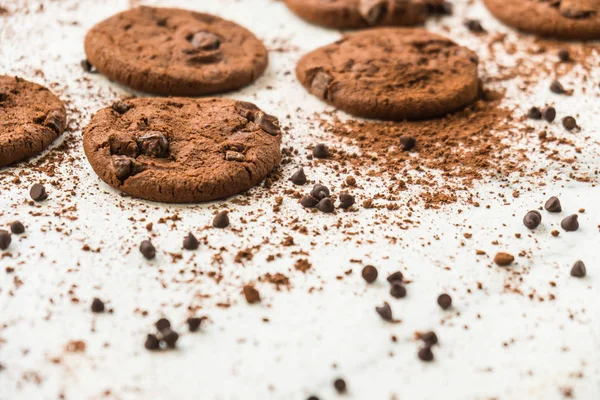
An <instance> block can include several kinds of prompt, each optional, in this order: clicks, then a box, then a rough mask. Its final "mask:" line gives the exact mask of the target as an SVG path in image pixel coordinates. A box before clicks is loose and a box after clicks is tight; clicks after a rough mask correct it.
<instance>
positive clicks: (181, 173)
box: [83, 98, 281, 203]
mask: <svg viewBox="0 0 600 400" xmlns="http://www.w3.org/2000/svg"><path fill="white" fill-rule="evenodd" d="M280 143H281V130H280V128H279V121H278V120H277V118H275V117H273V116H270V115H268V114H265V113H264V112H262V111H261V110H260V109H259V108H258V107H256V106H255V105H254V104H251V103H246V102H241V101H235V100H229V99H216V98H207V99H189V98H139V99H133V100H126V101H120V102H117V103H115V104H113V105H112V106H111V107H107V108H104V109H102V110H100V111H99V112H98V113H96V114H95V115H94V116H93V117H92V119H91V121H90V123H89V125H88V126H87V127H86V129H85V130H84V133H83V146H84V150H85V154H86V156H87V158H88V160H89V162H90V164H91V165H92V168H93V169H94V171H95V172H96V174H98V176H99V177H100V178H101V179H102V180H104V181H105V182H106V183H108V184H109V185H110V186H112V187H114V188H116V189H119V190H122V191H123V192H125V193H128V194H130V195H132V196H135V197H140V198H143V199H147V200H153V201H161V202H168V203H191V202H202V201H209V200H215V199H219V198H224V197H228V196H232V195H234V194H237V193H240V192H242V191H245V190H247V189H250V188H251V187H253V186H255V185H256V184H258V183H259V182H260V181H262V180H263V179H264V178H265V177H266V176H267V174H269V172H271V170H273V168H275V167H276V166H277V165H279V162H280V159H281V153H280Z"/></svg>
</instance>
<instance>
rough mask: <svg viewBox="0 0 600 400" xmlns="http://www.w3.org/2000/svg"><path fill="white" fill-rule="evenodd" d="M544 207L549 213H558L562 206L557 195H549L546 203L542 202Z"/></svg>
mask: <svg viewBox="0 0 600 400" xmlns="http://www.w3.org/2000/svg"><path fill="white" fill-rule="evenodd" d="M544 208H545V209H546V211H548V212H551V213H559V212H561V211H562V206H561V205H560V200H559V199H558V197H554V196H553V197H550V198H549V199H548V201H547V202H546V204H544Z"/></svg>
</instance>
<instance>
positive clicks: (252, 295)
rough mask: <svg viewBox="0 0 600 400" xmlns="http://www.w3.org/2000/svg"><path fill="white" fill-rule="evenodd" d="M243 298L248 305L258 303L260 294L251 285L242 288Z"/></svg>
mask: <svg viewBox="0 0 600 400" xmlns="http://www.w3.org/2000/svg"><path fill="white" fill-rule="evenodd" d="M244 297H245V298H246V301H247V302H248V304H254V303H258V302H259V301H260V293H258V290H256V288H255V287H254V286H252V285H245V286H244Z"/></svg>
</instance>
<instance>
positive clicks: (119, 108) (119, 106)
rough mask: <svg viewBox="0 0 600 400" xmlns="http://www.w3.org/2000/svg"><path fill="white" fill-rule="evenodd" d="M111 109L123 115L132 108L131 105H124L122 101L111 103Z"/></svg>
mask: <svg viewBox="0 0 600 400" xmlns="http://www.w3.org/2000/svg"><path fill="white" fill-rule="evenodd" d="M111 107H112V109H113V110H115V111H116V112H118V113H119V114H125V113H126V112H127V111H129V110H131V109H132V108H133V106H132V105H129V104H127V103H125V102H124V101H117V102H115V103H113V105H112V106H111Z"/></svg>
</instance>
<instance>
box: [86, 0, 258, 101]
mask: <svg viewBox="0 0 600 400" xmlns="http://www.w3.org/2000/svg"><path fill="white" fill-rule="evenodd" d="M85 52H86V54H87V58H88V60H89V62H90V63H91V64H92V65H93V66H94V67H95V68H96V69H97V70H98V71H100V72H101V73H102V74H104V75H106V76H107V77H108V78H109V79H111V80H114V81H116V82H119V83H121V84H123V85H126V86H129V87H131V88H133V89H136V90H141V91H144V92H149V93H156V94H160V95H173V96H199V95H205V94H210V93H218V92H226V91H230V90H235V89H239V88H241V87H243V86H246V85H249V84H250V83H252V82H254V81H255V80H256V79H258V78H259V77H260V76H261V75H262V73H263V72H264V71H265V69H266V67H267V63H268V54H267V50H266V49H265V47H264V45H263V44H262V42H261V41H260V40H258V39H257V38H256V36H254V35H253V34H252V33H251V32H249V31H248V30H246V29H245V28H243V27H241V26H239V25H237V24H235V23H233V22H230V21H226V20H224V19H221V18H219V17H215V16H213V15H209V14H203V13H197V12H193V11H187V10H180V9H172V8H154V7H145V6H142V7H138V8H134V9H131V10H128V11H125V12H122V13H120V14H117V15H115V16H112V17H110V18H108V19H106V20H104V21H102V22H100V23H99V24H98V25H96V26H94V27H93V28H92V29H91V30H90V31H89V32H88V34H87V36H86V38H85Z"/></svg>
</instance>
